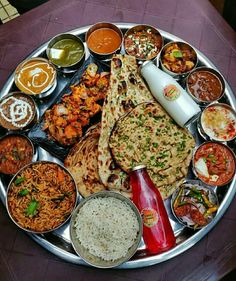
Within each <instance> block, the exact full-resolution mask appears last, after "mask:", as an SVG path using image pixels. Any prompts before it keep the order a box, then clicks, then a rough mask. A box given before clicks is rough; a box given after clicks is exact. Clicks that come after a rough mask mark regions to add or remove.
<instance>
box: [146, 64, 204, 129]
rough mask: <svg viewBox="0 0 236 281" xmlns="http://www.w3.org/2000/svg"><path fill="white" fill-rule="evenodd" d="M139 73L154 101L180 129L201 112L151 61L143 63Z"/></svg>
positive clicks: (172, 80) (175, 83)
mask: <svg viewBox="0 0 236 281" xmlns="http://www.w3.org/2000/svg"><path fill="white" fill-rule="evenodd" d="M140 73H141V75H142V76H143V78H144V79H145V80H146V82H147V84H148V86H149V88H150V90H151V92H152V94H153V96H154V97H155V99H156V100H157V101H158V102H159V103H160V104H161V105H162V106H163V107H164V108H165V110H166V111H167V112H168V113H169V115H170V116H171V117H172V118H173V119H174V120H175V122H176V123H177V124H179V125H180V126H181V127H184V126H186V125H188V124H189V123H190V122H191V121H193V120H195V119H196V118H197V116H198V115H199V113H200V112H201V109H200V107H199V106H198V105H197V103H196V102H195V101H194V100H193V99H192V98H191V97H190V96H189V95H188V93H187V92H186V91H185V90H184V89H183V88H182V87H181V86H180V85H179V84H178V83H177V82H176V81H175V79H174V78H172V77H171V76H169V75H168V74H166V73H165V72H163V71H162V70H160V69H159V68H158V67H156V66H155V65H154V64H153V63H152V62H151V61H147V62H144V63H143V64H142V65H141V67H140Z"/></svg>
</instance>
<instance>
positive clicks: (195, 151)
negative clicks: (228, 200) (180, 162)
mask: <svg viewBox="0 0 236 281" xmlns="http://www.w3.org/2000/svg"><path fill="white" fill-rule="evenodd" d="M208 143H216V144H218V145H221V146H223V147H225V148H226V149H228V150H229V152H230V153H231V154H232V156H233V159H234V163H235V167H236V155H235V153H234V151H233V150H232V149H231V148H230V147H229V146H228V145H227V144H224V143H222V142H219V141H215V140H212V141H205V142H203V143H201V144H200V145H198V146H196V147H195V148H194V149H193V154H192V171H193V173H194V175H195V176H196V177H197V178H198V179H199V180H200V181H201V182H202V183H203V184H205V185H208V186H211V187H213V188H214V187H221V186H224V185H226V184H228V183H230V182H231V181H232V180H233V177H234V175H233V176H232V178H230V179H229V180H228V181H227V182H224V183H223V184H219V185H213V184H209V183H206V182H204V181H203V180H202V179H200V178H199V176H198V173H197V171H196V169H195V164H194V158H195V155H196V153H197V151H198V149H200V148H201V147H202V146H204V145H206V144H208ZM234 170H235V171H236V168H235V169H234Z"/></svg>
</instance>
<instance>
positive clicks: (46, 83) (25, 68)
mask: <svg viewBox="0 0 236 281" xmlns="http://www.w3.org/2000/svg"><path fill="white" fill-rule="evenodd" d="M32 65H33V66H32ZM40 65H41V66H40ZM29 69H30V70H29ZM45 69H46V70H47V72H46V71H45ZM39 73H41V74H42V75H41V79H40V78H39ZM26 75H28V77H27V76H26ZM39 79H40V81H37V80H39ZM42 79H43V80H42ZM14 80H15V84H16V86H17V88H18V89H19V90H20V91H21V92H23V93H25V94H27V95H31V96H34V97H36V98H44V97H47V96H49V95H50V94H51V93H52V92H53V91H54V90H55V88H56V85H57V73H56V69H55V67H54V66H53V65H52V64H51V63H50V62H49V61H48V60H46V59H44V58H40V57H37V58H30V59H26V60H24V61H23V62H21V63H20V64H19V65H18V66H17V68H16V70H15V74H14ZM35 81H36V83H37V85H35V86H33V87H32V89H31V88H29V86H28V84H31V85H32V84H35ZM39 83H41V87H40V86H39Z"/></svg>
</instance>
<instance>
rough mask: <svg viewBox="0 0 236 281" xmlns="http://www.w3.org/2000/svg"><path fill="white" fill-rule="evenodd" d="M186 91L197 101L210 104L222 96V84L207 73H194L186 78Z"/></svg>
mask: <svg viewBox="0 0 236 281" xmlns="http://www.w3.org/2000/svg"><path fill="white" fill-rule="evenodd" d="M188 89H189V91H190V93H191V94H192V95H193V96H194V97H196V98H197V99H198V100H199V101H203V102H212V101H215V100H218V99H219V98H220V96H221V95H222V84H221V82H220V80H219V78H218V77H216V75H214V74H213V73H211V72H209V71H203V70H202V71H195V72H193V73H192V74H190V76H189V78H188Z"/></svg>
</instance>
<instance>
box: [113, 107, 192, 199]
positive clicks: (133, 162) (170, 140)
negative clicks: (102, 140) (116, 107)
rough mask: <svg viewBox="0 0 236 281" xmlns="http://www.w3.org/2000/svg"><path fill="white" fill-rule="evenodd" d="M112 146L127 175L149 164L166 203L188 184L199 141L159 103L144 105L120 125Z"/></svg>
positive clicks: (121, 120)
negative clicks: (174, 193) (187, 176)
mask: <svg viewBox="0 0 236 281" xmlns="http://www.w3.org/2000/svg"><path fill="white" fill-rule="evenodd" d="M109 146H110V149H111V152H112V155H113V157H114V159H115V161H116V163H117V164H118V165H119V166H120V167H121V169H122V170H124V171H125V172H126V173H129V172H130V171H131V170H132V168H133V167H135V166H137V165H139V164H145V165H146V166H147V170H148V172H149V175H150V177H151V179H152V180H153V182H154V184H155V185H156V187H157V188H158V189H159V191H160V192H161V195H162V198H163V199H166V198H168V197H169V196H170V195H171V194H172V193H173V192H174V191H175V189H176V188H178V186H179V185H180V184H182V182H183V181H184V179H185V177H186V175H187V172H188V167H189V164H190V161H191V157H192V150H193V148H194V146H195V141H194V138H193V137H192V135H191V134H190V133H189V131H188V130H187V129H184V128H181V127H179V126H178V125H177V124H176V123H175V122H174V121H173V119H172V118H171V117H170V116H169V115H168V114H167V113H166V111H165V110H164V109H163V108H162V107H161V106H160V105H159V104H158V103H142V104H139V105H137V106H136V107H135V108H134V109H133V110H132V111H130V112H129V113H128V114H126V115H125V116H123V117H121V118H120V119H119V120H118V121H117V122H116V125H115V127H114V129H113V131H112V133H111V136H110V140H109Z"/></svg>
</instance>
